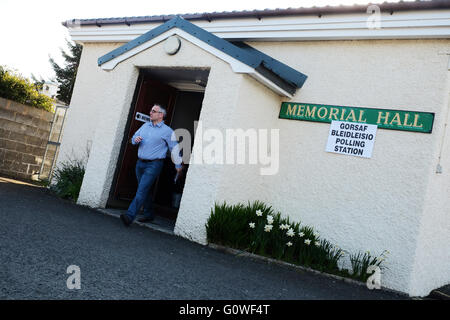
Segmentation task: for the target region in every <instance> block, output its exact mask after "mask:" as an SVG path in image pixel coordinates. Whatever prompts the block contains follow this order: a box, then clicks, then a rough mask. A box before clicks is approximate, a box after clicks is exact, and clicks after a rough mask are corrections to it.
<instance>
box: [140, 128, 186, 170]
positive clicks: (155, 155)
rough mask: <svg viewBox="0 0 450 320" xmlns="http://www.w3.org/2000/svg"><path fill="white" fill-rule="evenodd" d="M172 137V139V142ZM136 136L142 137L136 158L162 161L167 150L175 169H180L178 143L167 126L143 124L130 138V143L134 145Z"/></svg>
mask: <svg viewBox="0 0 450 320" xmlns="http://www.w3.org/2000/svg"><path fill="white" fill-rule="evenodd" d="M172 135H173V139H174V140H172ZM138 136H141V137H142V141H141V142H140V143H139V149H138V158H139V159H146V160H154V159H164V158H166V155H167V150H168V149H170V152H171V153H172V155H174V156H173V157H172V161H173V162H174V163H175V167H176V168H181V157H180V150H179V147H178V142H177V140H175V139H176V137H175V134H174V132H173V130H172V128H170V127H169V126H167V125H165V124H164V121H161V122H159V123H157V124H155V125H153V123H152V122H151V121H149V122H146V123H144V124H143V125H142V126H141V127H140V128H139V129H138V131H136V133H135V134H134V135H133V137H132V138H131V143H132V144H133V145H136V143H135V142H134V139H135V138H136V137H138Z"/></svg>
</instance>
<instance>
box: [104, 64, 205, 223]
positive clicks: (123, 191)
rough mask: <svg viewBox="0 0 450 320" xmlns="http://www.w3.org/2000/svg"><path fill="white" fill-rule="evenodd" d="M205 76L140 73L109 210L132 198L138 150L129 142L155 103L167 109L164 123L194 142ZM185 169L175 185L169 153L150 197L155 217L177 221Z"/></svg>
mask: <svg viewBox="0 0 450 320" xmlns="http://www.w3.org/2000/svg"><path fill="white" fill-rule="evenodd" d="M208 75H209V70H208V69H191V68H151V69H142V70H141V72H140V76H139V79H138V83H137V86H136V90H135V94H134V98H133V103H132V106H131V109H130V114H129V117H128V121H127V126H126V129H125V130H126V131H125V135H124V140H123V143H122V147H121V152H120V156H119V159H118V163H117V166H116V172H115V176H114V179H113V184H112V188H111V192H110V196H109V199H108V202H107V207H108V208H120V209H126V208H128V206H129V204H130V203H131V201H132V199H133V198H134V196H135V193H136V189H137V180H136V174H135V166H136V161H137V151H138V147H137V146H133V145H132V144H131V143H130V140H131V137H132V136H133V135H134V133H135V132H136V131H137V130H138V129H139V127H140V126H142V124H143V123H144V122H145V121H148V115H149V112H150V109H151V108H152V106H153V105H154V104H155V103H159V104H162V105H165V106H166V108H167V115H166V118H165V119H164V122H165V124H167V125H168V126H170V127H171V128H172V129H173V130H176V129H181V128H182V129H186V130H188V131H189V132H190V134H191V137H192V139H191V141H192V143H193V142H194V133H195V132H194V122H195V121H197V120H198V119H199V117H200V111H201V107H202V102H203V96H204V91H205V87H206V83H207V80H208ZM191 147H192V146H191ZM188 170H189V164H184V170H183V174H182V175H181V177H180V178H179V179H177V180H176V182H175V181H174V179H175V175H176V170H175V167H174V164H173V163H172V161H171V158H170V153H168V154H167V156H166V159H165V161H164V167H163V170H162V172H161V174H160V176H159V178H158V179H157V181H156V182H155V184H154V185H153V188H152V190H151V191H150V195H149V196H151V197H152V199H153V204H154V208H155V215H156V216H161V217H164V218H165V219H170V220H172V221H174V220H176V217H177V214H178V208H179V204H180V200H181V197H182V193H183V190H184V182H185V177H186V174H187V171H188Z"/></svg>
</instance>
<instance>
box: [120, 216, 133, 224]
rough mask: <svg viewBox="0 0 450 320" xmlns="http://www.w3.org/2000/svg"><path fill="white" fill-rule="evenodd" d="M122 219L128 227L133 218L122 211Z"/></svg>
mask: <svg viewBox="0 0 450 320" xmlns="http://www.w3.org/2000/svg"><path fill="white" fill-rule="evenodd" d="M120 220H122V222H123V224H124V225H125V226H126V227H128V226H129V225H130V224H131V220H130V218H128V216H127V215H126V214H124V213H122V214H121V215H120Z"/></svg>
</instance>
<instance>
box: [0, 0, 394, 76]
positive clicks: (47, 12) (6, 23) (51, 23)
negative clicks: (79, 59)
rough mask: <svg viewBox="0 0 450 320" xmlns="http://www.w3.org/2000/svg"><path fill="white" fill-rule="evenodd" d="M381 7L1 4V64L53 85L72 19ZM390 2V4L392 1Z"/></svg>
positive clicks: (349, 0) (11, 0) (339, 0)
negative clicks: (67, 23)
mask: <svg viewBox="0 0 450 320" xmlns="http://www.w3.org/2000/svg"><path fill="white" fill-rule="evenodd" d="M368 2H371V3H379V2H383V1H376V0H372V1H369V0H245V1H243V0H239V1H237V0H226V1H224V0H221V1H215V0H159V1H155V0H153V1H151V0H126V1H123V0H120V1H117V0H76V1H66V0H38V1H36V0H26V1H24V0H0V40H1V48H0V65H2V66H7V67H9V68H12V69H15V70H16V71H17V72H18V73H20V74H22V75H23V76H25V77H27V78H31V74H34V75H35V77H36V78H38V79H40V78H43V79H44V80H51V79H52V78H54V76H55V75H54V72H53V70H52V68H51V66H50V63H49V62H48V59H49V56H51V57H52V58H54V59H55V61H56V62H57V63H59V64H63V62H64V60H63V59H62V56H61V48H63V49H67V46H66V39H67V40H70V36H69V33H68V31H67V29H66V28H65V27H64V26H62V25H61V22H63V21H66V20H70V19H88V18H111V17H128V16H148V15H162V14H183V13H197V12H199V13H200V12H214V11H217V12H221V11H234V10H236V11H241V10H254V9H276V8H289V7H291V8H299V7H312V6H326V5H339V4H345V5H352V4H366V3H368ZM390 2H394V1H390Z"/></svg>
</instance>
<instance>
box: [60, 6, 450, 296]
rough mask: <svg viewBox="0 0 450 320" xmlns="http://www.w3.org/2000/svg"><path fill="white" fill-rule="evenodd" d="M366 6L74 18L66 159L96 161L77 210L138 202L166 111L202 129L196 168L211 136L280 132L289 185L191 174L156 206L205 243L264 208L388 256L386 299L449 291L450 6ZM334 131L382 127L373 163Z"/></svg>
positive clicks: (239, 168)
mask: <svg viewBox="0 0 450 320" xmlns="http://www.w3.org/2000/svg"><path fill="white" fill-rule="evenodd" d="M367 9H368V7H367V6H350V7H341V6H340V7H324V8H316V7H315V8H300V9H284V10H280V9H277V10H263V11H244V12H228V13H209V14H206V13H205V14H192V15H183V16H182V18H181V17H174V16H149V17H132V18H108V19H87V20H76V21H75V20H73V21H67V22H66V23H65V25H66V26H67V28H68V29H69V32H70V34H71V37H72V39H73V40H74V41H76V42H78V43H81V44H83V53H82V56H81V62H80V66H79V69H78V74H77V79H76V83H75V87H74V92H73V97H72V102H71V107H70V109H69V111H68V112H69V114H68V117H67V123H66V126H65V134H64V137H63V141H62V145H61V150H60V154H59V159H58V162H59V163H60V162H61V161H64V160H66V159H68V158H73V157H82V156H84V155H85V154H86V149H89V150H90V152H89V158H88V159H86V161H87V170H86V174H85V177H84V181H83V185H82V189H81V194H80V197H79V200H78V203H79V204H84V205H88V206H90V207H97V208H104V207H106V206H111V207H118V206H121V205H123V206H126V204H127V203H128V202H127V201H129V199H130V198H132V197H133V195H134V194H133V192H134V190H135V189H133V188H135V187H136V182H135V178H134V165H135V161H136V149H135V148H134V147H132V146H131V145H130V144H129V143H128V141H129V138H130V136H131V135H132V134H133V133H134V132H135V131H136V130H137V128H138V127H139V126H140V124H142V122H140V121H139V120H136V118H139V114H138V113H144V114H148V111H149V110H150V107H151V105H152V103H154V102H163V103H165V104H166V105H168V107H169V111H170V112H169V119H168V120H167V122H168V123H169V124H170V125H171V126H172V127H173V128H174V129H176V128H186V129H187V130H189V131H190V132H192V133H193V132H194V126H193V121H194V120H200V121H201V129H202V132H200V131H199V128H197V132H196V136H195V143H194V154H193V157H195V155H196V151H195V149H196V148H197V152H200V151H201V150H202V146H201V143H202V141H205V140H204V139H201V138H205V137H204V136H203V133H204V132H206V131H207V130H208V129H218V130H221V131H222V132H224V130H225V129H227V128H228V129H238V128H241V129H244V130H248V129H253V128H255V129H270V130H271V129H279V167H278V172H277V173H276V174H273V175H261V172H260V169H261V166H259V165H255V164H236V165H232V164H228V165H220V164H210V165H208V164H191V165H190V167H189V171H188V174H187V178H186V183H185V186H184V191H183V195H182V199H181V205H180V208H179V210H174V208H173V207H171V205H170V198H167V197H165V196H166V195H167V194H168V192H170V190H171V189H170V188H171V187H170V186H168V185H166V184H164V181H168V178H167V177H168V176H170V170H169V169H167V170H166V171H165V172H163V174H162V176H161V179H160V181H159V183H158V186H157V190H156V191H155V197H156V200H157V201H156V202H159V204H160V212H166V214H169V215H170V214H172V217H173V218H174V219H176V226H175V230H174V231H175V233H176V234H178V235H180V236H182V237H185V238H188V239H190V240H192V241H195V242H198V243H202V244H205V243H206V231H205V223H206V220H207V218H208V216H209V214H210V209H211V207H212V206H213V205H214V202H216V201H217V202H222V201H224V200H225V201H227V202H229V203H236V202H247V201H253V200H263V201H265V202H266V203H268V204H270V205H272V206H273V207H274V208H275V209H276V210H279V211H280V212H282V213H283V214H285V215H289V217H290V218H291V220H294V221H301V222H302V223H304V224H306V225H311V226H314V227H315V228H316V229H317V230H319V231H320V234H321V235H322V236H323V237H325V238H326V239H329V240H330V241H332V242H333V243H336V244H339V246H341V247H342V248H344V249H346V250H348V251H350V252H356V251H367V250H370V251H371V252H374V253H381V252H382V251H383V250H389V251H390V255H389V260H387V261H386V266H387V268H388V269H387V270H386V272H385V274H384V275H383V279H382V285H383V286H385V287H388V288H391V289H395V290H399V291H402V292H406V293H408V294H409V295H411V296H425V295H427V294H428V293H429V292H430V291H431V290H432V289H434V288H437V287H440V286H442V285H445V284H448V283H449V282H450V197H449V195H450V129H449V128H448V123H449V120H450V112H449V107H450V106H449V92H450V90H449V89H450V77H449V68H450V62H449V57H450V41H449V37H450V3H449V2H448V1H439V0H438V1H426V2H425V1H424V2H400V3H384V4H381V5H379V7H372V8H370V10H369V11H368V10H367ZM378 9H379V11H378ZM367 12H369V13H367ZM377 12H378V13H379V14H377ZM306 76H307V78H306ZM314 107H316V109H313V108H314ZM308 108H309V109H308ZM313 110H315V111H314V112H317V113H314V114H312V113H313ZM352 110H353V112H354V115H351V112H352ZM361 111H364V113H363V114H361ZM358 112H359V113H358ZM388 113H389V114H388ZM372 116H374V117H375V118H376V120H375V123H373V122H371V121H369V120H367V119H369V117H372ZM427 117H428V118H427ZM286 118H290V119H286ZM299 120H313V121H299ZM332 120H344V121H345V120H346V121H352V122H364V121H366V120H367V123H372V124H376V125H378V129H377V132H376V140H375V143H374V146H373V150H372V155H371V156H370V158H365V157H357V156H353V155H344V154H337V153H333V152H326V151H325V148H326V145H327V140H328V137H329V133H330V123H329V122H331V121H332ZM388 129H393V130H388ZM210 132H211V131H210ZM272 146H273V145H272ZM203 147H204V146H203ZM203 150H204V149H203ZM271 152H273V153H274V154H275V153H276V150H275V149H272V151H271ZM167 167H170V166H167Z"/></svg>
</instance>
